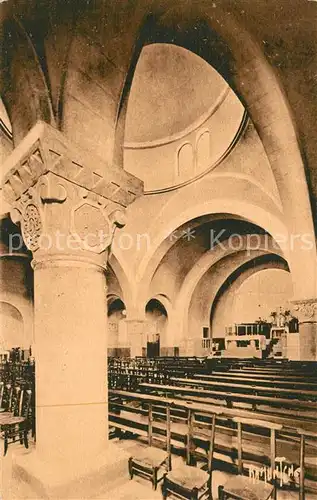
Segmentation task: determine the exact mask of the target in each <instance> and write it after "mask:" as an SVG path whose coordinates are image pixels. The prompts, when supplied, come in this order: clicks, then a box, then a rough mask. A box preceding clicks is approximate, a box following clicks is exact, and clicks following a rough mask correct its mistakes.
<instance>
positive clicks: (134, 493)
mask: <svg viewBox="0 0 317 500" xmlns="http://www.w3.org/2000/svg"><path fill="white" fill-rule="evenodd" d="M1 444H2V443H0V445H1ZM114 444H115V446H117V447H118V451H119V450H124V451H125V452H127V453H128V454H129V455H130V454H131V455H133V454H134V453H135V452H136V451H137V450H139V449H140V447H143V446H144V444H143V443H140V442H137V441H135V440H132V439H131V440H130V439H124V440H114ZM32 449H33V446H32V445H31V446H30V449H29V450H26V449H25V448H23V447H22V446H20V445H19V444H16V445H11V446H10V447H9V450H8V453H7V455H6V457H3V456H1V457H0V500H2V498H4V500H13V499H19V500H22V499H23V498H28V499H30V498H32V497H31V496H30V494H29V492H26V491H25V492H23V493H20V494H19V495H18V496H17V495H10V494H9V496H7V495H6V496H3V495H2V492H4V491H8V479H9V477H10V476H11V465H12V453H15V454H28V453H32ZM182 462H183V459H182V458H181V457H178V456H174V455H173V457H172V463H173V468H176V467H179V466H180V465H181V464H182ZM229 477H230V474H228V473H225V472H222V471H220V470H215V471H214V472H213V488H212V489H213V498H214V500H216V499H217V498H218V495H217V490H218V485H219V484H224V483H225V482H226V481H227V480H228V478H229ZM161 498H162V495H161V490H160V485H159V486H158V489H157V491H153V490H152V486H151V484H150V482H148V481H146V480H145V479H142V478H141V477H138V476H134V478H133V479H132V480H130V478H129V476H128V470H127V472H126V477H122V478H118V477H117V478H114V480H113V483H112V484H111V485H109V491H108V492H107V494H104V493H103V494H102V495H101V496H97V497H95V498H91V500H158V499H161ZM297 499H298V493H297V492H294V491H285V490H284V491H282V490H279V491H278V495H277V500H297ZM72 500H81V499H80V498H76V499H72ZM305 500H317V495H312V494H306V497H305Z"/></svg>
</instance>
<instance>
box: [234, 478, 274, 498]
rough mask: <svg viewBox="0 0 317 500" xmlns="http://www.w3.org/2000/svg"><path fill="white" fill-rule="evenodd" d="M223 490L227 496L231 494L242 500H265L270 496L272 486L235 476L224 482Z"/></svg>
mask: <svg viewBox="0 0 317 500" xmlns="http://www.w3.org/2000/svg"><path fill="white" fill-rule="evenodd" d="M224 490H225V492H226V493H227V494H229V495H230V493H232V494H233V495H236V496H238V497H239V498H240V497H241V499H243V500H267V499H268V498H270V496H271V495H272V492H273V486H272V485H271V484H268V483H265V482H264V481H254V480H252V479H250V478H249V477H246V476H235V477H232V478H231V479H229V481H227V482H226V484H225V487H224Z"/></svg>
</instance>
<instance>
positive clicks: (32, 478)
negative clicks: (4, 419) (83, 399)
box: [3, 443, 129, 500]
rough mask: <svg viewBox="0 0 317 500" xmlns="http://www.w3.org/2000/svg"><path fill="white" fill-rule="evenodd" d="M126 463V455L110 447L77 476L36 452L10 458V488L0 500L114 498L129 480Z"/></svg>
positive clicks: (114, 446)
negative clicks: (119, 488)
mask: <svg viewBox="0 0 317 500" xmlns="http://www.w3.org/2000/svg"><path fill="white" fill-rule="evenodd" d="M128 459H129V455H128V454H127V453H126V452H125V451H124V450H122V449H120V447H118V446H116V445H115V444H113V443H109V445H108V448H107V450H106V451H105V453H104V454H103V455H102V456H99V457H94V458H93V459H92V462H91V464H89V467H87V469H86V470H84V471H81V472H78V473H76V472H75V471H74V467H72V464H69V466H67V465H66V464H60V463H57V464H56V463H55V464H54V463H49V462H44V461H43V459H42V458H41V457H40V456H39V454H38V453H37V451H36V450H34V451H32V452H31V453H27V454H23V455H20V456H13V459H12V460H13V461H12V477H11V484H10V485H9V486H8V491H4V492H3V500H13V499H16V500H18V499H19V500H20V499H21V500H22V499H23V500H26V499H29V500H38V499H46V500H48V499H52V500H53V499H54V500H58V499H60V500H66V499H74V500H79V499H86V498H87V499H88V498H90V499H94V500H95V499H98V498H102V499H105V500H106V499H108V498H109V500H110V499H112V498H115V496H114V491H113V490H115V489H116V488H117V487H118V486H120V485H121V484H123V483H124V482H125V481H127V479H128V477H129V476H128ZM74 462H76V457H74Z"/></svg>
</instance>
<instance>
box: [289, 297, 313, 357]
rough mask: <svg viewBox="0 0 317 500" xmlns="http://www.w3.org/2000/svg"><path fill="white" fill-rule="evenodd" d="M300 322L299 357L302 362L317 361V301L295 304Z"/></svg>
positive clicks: (304, 301) (296, 302) (298, 301)
mask: <svg viewBox="0 0 317 500" xmlns="http://www.w3.org/2000/svg"><path fill="white" fill-rule="evenodd" d="M293 304H294V309H295V315H297V317H298V320H299V351H300V352H299V356H300V360H302V361H316V360H317V299H307V300H297V301H294V302H293Z"/></svg>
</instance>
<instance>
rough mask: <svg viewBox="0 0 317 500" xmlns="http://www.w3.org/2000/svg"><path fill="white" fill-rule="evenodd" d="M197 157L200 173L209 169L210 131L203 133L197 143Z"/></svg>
mask: <svg viewBox="0 0 317 500" xmlns="http://www.w3.org/2000/svg"><path fill="white" fill-rule="evenodd" d="M196 157H197V170H198V172H199V171H201V170H204V169H205V168H207V167H208V163H209V161H210V133H209V131H208V130H206V131H205V132H203V134H201V136H200V137H199V139H198V141H197V147H196Z"/></svg>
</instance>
